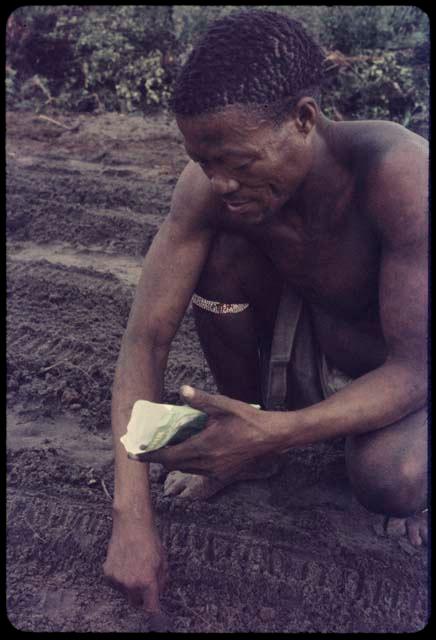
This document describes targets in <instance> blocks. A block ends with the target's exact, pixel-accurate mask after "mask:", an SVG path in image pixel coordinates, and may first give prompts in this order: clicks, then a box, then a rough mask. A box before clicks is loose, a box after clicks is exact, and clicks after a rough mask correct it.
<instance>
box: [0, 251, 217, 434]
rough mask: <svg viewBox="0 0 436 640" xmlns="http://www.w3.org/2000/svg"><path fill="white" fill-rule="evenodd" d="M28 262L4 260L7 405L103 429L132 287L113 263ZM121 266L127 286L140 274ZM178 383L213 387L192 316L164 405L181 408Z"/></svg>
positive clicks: (177, 348)
mask: <svg viewBox="0 0 436 640" xmlns="http://www.w3.org/2000/svg"><path fill="white" fill-rule="evenodd" d="M26 246H28V245H24V247H26ZM24 251H25V248H24ZM43 251H44V250H43V249H42V250H41V255H43ZM34 257H36V256H35V250H34V249H33V255H32V254H31V257H30V258H29V259H25V260H23V259H20V254H19V250H16V251H15V252H14V251H12V252H11V255H10V257H9V260H8V278H7V280H8V304H7V308H8V316H9V317H13V318H14V322H13V323H11V324H10V325H9V327H8V338H7V356H8V404H9V406H15V405H16V404H17V403H24V404H25V405H26V406H27V407H29V408H30V409H31V410H32V411H39V412H41V411H42V415H46V416H49V415H56V413H58V412H59V411H61V410H67V411H68V410H72V411H73V412H74V413H75V415H79V416H80V418H81V422H82V425H84V426H86V427H88V428H94V427H98V428H102V429H109V425H110V392H111V386H112V380H113V375H114V371H115V364H116V360H117V357H118V352H119V348H120V345H121V338H122V335H123V333H124V330H125V327H126V325H127V319H128V315H129V312H130V307H131V303H132V300H133V295H134V286H132V282H131V283H130V284H126V279H125V278H124V280H123V278H122V276H120V273H115V272H116V271H117V265H119V262H117V261H116V258H114V257H113V256H112V258H111V259H108V260H106V259H105V257H104V255H102V254H100V255H99V256H98V258H97V257H96V255H95V254H94V255H93V257H92V259H93V260H94V263H97V266H98V267H99V268H98V269H96V268H95V267H93V266H90V267H84V266H77V265H73V264H65V262H67V263H68V261H70V262H71V258H70V259H69V260H68V255H67V257H66V259H64V262H62V260H63V259H62V257H59V258H58V257H57V256H56V255H51V256H50V259H51V260H53V262H51V261H49V260H46V259H40V260H35V259H34ZM111 260H112V262H111ZM111 264H112V265H114V269H113V271H112V272H111ZM122 264H124V269H125V273H127V274H128V276H129V277H130V278H131V279H132V280H133V279H134V277H135V275H134V274H135V273H136V274H137V275H139V271H138V270H136V271H135V270H134V271H133V272H132V270H131V269H130V267H129V265H127V267H126V265H125V262H124V263H122ZM105 266H106V268H104V267H105ZM30 318H31V319H32V322H29V319H30ZM184 382H190V383H191V384H194V385H198V386H200V387H203V388H206V389H210V390H212V389H214V388H215V386H214V385H213V382H212V379H211V375H210V372H209V369H208V367H207V365H206V362H205V359H204V356H203V354H202V351H201V347H200V345H199V342H198V339H197V336H196V332H195V328H194V322H193V317H192V312H191V310H190V309H189V310H188V312H187V314H186V315H185V317H184V319H183V321H182V324H181V326H180V329H179V332H178V334H177V336H176V338H175V340H174V342H173V344H172V347H171V351H170V356H169V360H168V368H167V372H166V377H165V395H164V397H163V401H164V402H180V400H179V395H178V389H179V386H180V385H181V384H183V383H184Z"/></svg>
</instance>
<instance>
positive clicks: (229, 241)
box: [197, 233, 248, 295]
mask: <svg viewBox="0 0 436 640" xmlns="http://www.w3.org/2000/svg"><path fill="white" fill-rule="evenodd" d="M247 251H248V243H247V241H246V240H245V239H244V238H242V237H240V236H237V235H235V234H230V233H219V234H218V235H217V236H215V238H214V240H213V242H212V246H211V248H210V251H209V254H208V257H207V260H206V263H205V265H204V267H203V269H202V272H201V276H200V280H199V282H198V285H197V291H198V292H199V293H200V294H202V295H205V294H207V293H208V291H209V290H216V289H217V288H218V289H221V287H222V286H227V288H232V287H234V286H235V284H236V283H237V281H238V280H240V278H239V272H240V269H241V260H243V259H244V255H245V254H246V253H247Z"/></svg>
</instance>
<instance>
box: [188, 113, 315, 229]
mask: <svg viewBox="0 0 436 640" xmlns="http://www.w3.org/2000/svg"><path fill="white" fill-rule="evenodd" d="M177 124H178V126H179V129H180V131H181V132H182V134H183V136H184V139H185V148H186V151H187V154H188V155H189V156H190V158H191V159H192V160H193V161H194V162H197V163H198V164H199V165H200V166H201V168H202V169H203V171H204V173H205V174H206V175H207V177H208V178H209V180H210V181H211V185H212V188H213V190H214V191H215V193H216V194H217V195H219V196H221V197H222V199H223V201H224V202H225V204H226V213H227V215H228V216H229V217H230V218H232V219H237V220H238V221H239V222H242V221H243V222H245V223H248V224H255V223H260V222H264V221H268V220H269V219H270V218H271V217H273V216H274V214H275V213H276V212H277V211H279V210H280V209H281V208H282V207H283V205H284V204H285V203H286V202H287V201H288V200H289V199H290V198H291V197H292V196H294V195H296V193H297V190H298V187H299V186H300V185H301V183H302V181H303V179H304V178H305V176H306V175H307V172H308V170H309V168H310V163H311V159H312V154H311V146H310V144H308V140H307V137H306V136H304V135H303V134H302V133H301V132H300V131H299V130H298V128H297V127H296V125H295V121H294V120H292V119H289V120H287V121H286V122H284V123H283V124H281V125H280V126H278V127H277V126H276V127H275V126H274V125H273V123H271V122H270V121H268V120H266V119H261V118H260V117H259V116H257V115H256V114H254V113H253V112H252V111H250V110H248V109H244V108H243V107H226V109H224V110H223V111H220V112H218V113H215V114H207V115H200V116H192V117H181V116H179V117H178V118H177Z"/></svg>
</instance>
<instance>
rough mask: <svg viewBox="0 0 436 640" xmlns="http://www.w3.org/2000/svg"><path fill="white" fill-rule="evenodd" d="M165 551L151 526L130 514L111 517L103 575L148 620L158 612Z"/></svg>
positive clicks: (164, 568)
mask: <svg viewBox="0 0 436 640" xmlns="http://www.w3.org/2000/svg"><path fill="white" fill-rule="evenodd" d="M167 571H168V569H167V559H166V554H165V550H164V549H163V547H162V544H161V542H160V540H159V536H158V534H157V531H156V530H155V528H154V527H153V526H149V525H145V524H144V523H142V522H141V523H138V522H137V521H135V520H134V519H133V518H131V517H129V514H122V515H120V514H114V520H113V529H112V537H111V540H110V543H109V548H108V552H107V557H106V561H105V563H104V565H103V572H104V575H105V576H106V578H107V579H108V580H109V582H110V583H111V584H112V585H113V586H114V587H116V588H117V589H119V590H120V591H122V592H123V593H125V594H126V595H127V597H128V600H129V602H130V604H132V605H133V606H136V607H140V608H142V609H143V610H144V612H145V613H146V614H147V615H148V616H151V617H155V616H156V615H157V614H159V613H160V611H161V609H160V604H159V596H160V595H161V594H162V591H163V589H164V587H165V584H166V581H167Z"/></svg>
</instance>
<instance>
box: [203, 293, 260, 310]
mask: <svg viewBox="0 0 436 640" xmlns="http://www.w3.org/2000/svg"><path fill="white" fill-rule="evenodd" d="M192 303H193V304H195V305H197V307H201V308H202V309H205V310H206V311H211V312H212V313H239V312H240V311H244V310H245V309H247V307H249V306H250V305H249V303H248V302H242V303H240V304H231V303H228V302H215V301H214V300H206V298H202V297H201V296H199V295H198V293H194V295H193V296H192Z"/></svg>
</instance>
